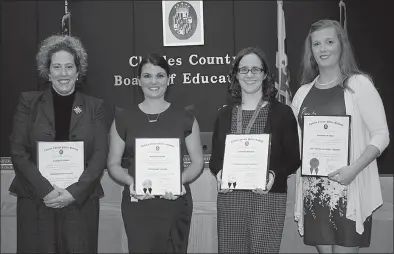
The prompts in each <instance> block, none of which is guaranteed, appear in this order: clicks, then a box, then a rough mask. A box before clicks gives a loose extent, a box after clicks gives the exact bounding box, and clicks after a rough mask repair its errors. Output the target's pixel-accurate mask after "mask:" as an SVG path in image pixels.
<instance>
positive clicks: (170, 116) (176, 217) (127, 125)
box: [115, 105, 194, 253]
mask: <svg viewBox="0 0 394 254" xmlns="http://www.w3.org/2000/svg"><path fill="white" fill-rule="evenodd" d="M149 119H151V120H152V119H157V121H156V122H149ZM115 122H116V129H117V132H118V134H119V136H120V137H121V138H122V139H123V140H124V141H125V143H126V148H125V155H126V157H127V159H128V162H129V166H128V172H129V174H130V175H131V176H133V177H134V174H135V168H134V167H135V160H134V154H135V139H136V138H179V139H180V141H181V158H183V155H185V153H186V145H185V138H186V137H187V136H188V135H190V134H191V132H192V126H193V122H194V116H193V115H191V114H190V113H189V112H187V111H186V110H185V109H183V108H178V107H175V106H173V105H170V107H169V108H168V109H166V110H165V111H164V112H162V113H161V114H159V115H157V114H156V115H147V114H145V113H144V112H142V111H141V110H140V108H139V107H138V106H135V107H133V108H132V109H129V110H121V111H118V112H117V113H116V115H115ZM181 160H182V159H181ZM181 170H182V171H183V163H182V161H181ZM185 188H186V194H185V195H184V196H181V197H179V198H178V199H176V200H166V199H161V198H158V197H157V198H154V199H149V200H143V201H138V202H132V201H130V191H129V187H128V186H126V187H125V188H124V191H123V198H122V217H123V222H124V225H125V229H126V234H127V238H128V247H129V252H130V253H186V251H187V245H188V238H189V230H190V222H191V216H192V211H193V202H192V197H191V192H190V188H189V186H188V185H186V184H185Z"/></svg>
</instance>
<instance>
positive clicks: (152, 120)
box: [145, 113, 160, 123]
mask: <svg viewBox="0 0 394 254" xmlns="http://www.w3.org/2000/svg"><path fill="white" fill-rule="evenodd" d="M145 115H146V118H148V121H149V122H150V123H155V122H157V120H158V119H159V116H160V113H159V114H157V117H156V119H150V118H149V115H148V114H145Z"/></svg>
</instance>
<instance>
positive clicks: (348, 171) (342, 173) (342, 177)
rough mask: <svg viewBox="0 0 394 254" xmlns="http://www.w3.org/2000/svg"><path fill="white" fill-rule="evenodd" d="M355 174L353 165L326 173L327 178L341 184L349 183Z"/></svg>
mask: <svg viewBox="0 0 394 254" xmlns="http://www.w3.org/2000/svg"><path fill="white" fill-rule="evenodd" d="M356 176H357V174H356V172H355V170H354V169H353V167H352V166H351V165H350V166H345V167H342V168H340V169H337V170H335V171H334V172H331V173H329V174H328V179H330V180H332V181H335V182H338V183H340V184H342V185H349V184H350V183H351V182H352V181H353V180H354V179H355V178H356Z"/></svg>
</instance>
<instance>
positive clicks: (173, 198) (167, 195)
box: [160, 184, 186, 200]
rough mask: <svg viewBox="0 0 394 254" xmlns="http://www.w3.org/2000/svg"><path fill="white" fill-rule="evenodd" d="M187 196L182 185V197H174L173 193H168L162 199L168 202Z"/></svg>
mask: <svg viewBox="0 0 394 254" xmlns="http://www.w3.org/2000/svg"><path fill="white" fill-rule="evenodd" d="M185 194H186V189H185V186H184V185H183V184H182V190H181V194H180V195H174V194H172V192H167V191H166V193H165V194H164V195H163V196H161V197H160V198H164V199H168V200H175V199H177V198H179V197H180V196H183V195H185Z"/></svg>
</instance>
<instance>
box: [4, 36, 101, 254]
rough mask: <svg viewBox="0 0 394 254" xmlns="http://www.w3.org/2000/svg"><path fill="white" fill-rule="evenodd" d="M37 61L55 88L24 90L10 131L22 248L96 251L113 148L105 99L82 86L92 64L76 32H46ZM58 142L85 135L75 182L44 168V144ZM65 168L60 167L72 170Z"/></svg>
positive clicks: (19, 249)
mask: <svg viewBox="0 0 394 254" xmlns="http://www.w3.org/2000/svg"><path fill="white" fill-rule="evenodd" d="M37 66H38V70H39V74H40V76H41V77H42V78H44V79H46V80H48V83H49V84H50V88H48V89H46V90H44V91H33V92H23V93H22V94H21V96H20V98H19V103H18V106H17V108H16V112H15V115H14V121H13V128H12V133H11V136H10V145H11V159H12V163H13V166H14V170H15V178H14V180H13V182H12V184H11V187H10V189H9V190H10V192H12V193H15V194H16V195H17V197H18V199H17V252H18V253H97V239H98V223H99V198H100V197H101V196H103V189H102V187H101V184H100V177H101V175H102V173H103V170H104V168H105V166H106V158H107V153H108V133H107V130H106V126H105V121H104V108H103V102H102V101H101V100H99V99H96V98H93V97H90V96H87V95H84V94H82V93H80V92H77V91H76V90H75V86H76V84H77V83H78V82H81V79H82V78H83V77H84V76H85V74H86V70H87V54H86V51H85V49H84V47H83V45H82V43H81V42H80V41H79V40H78V39H77V38H74V37H71V36H62V35H54V36H50V37H49V38H47V39H45V40H44V41H43V42H42V44H41V47H40V49H39V52H38V54H37ZM56 141H68V142H73V141H83V146H84V151H83V152H84V154H83V156H84V162H83V166H84V167H83V169H81V170H82V173H81V175H80V176H79V178H78V179H76V180H75V181H71V182H68V183H67V182H63V183H64V184H62V182H59V181H58V182H56V183H54V181H53V179H52V178H47V177H45V176H46V175H45V174H42V172H41V171H40V169H39V166H38V160H37V157H38V150H37V143H38V142H56ZM54 149H55V148H54ZM64 153H66V152H65V151H64ZM59 154H62V150H59ZM62 170H63V168H62V166H59V169H58V172H57V173H60V174H61V173H67V172H64V171H62ZM65 170H66V169H65ZM69 170H70V168H67V171H69ZM56 184H57V185H59V186H57V185H56ZM60 184H62V185H61V186H60Z"/></svg>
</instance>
